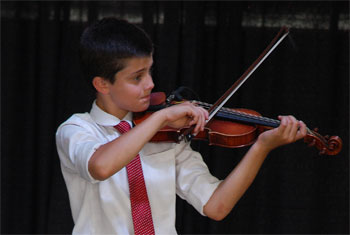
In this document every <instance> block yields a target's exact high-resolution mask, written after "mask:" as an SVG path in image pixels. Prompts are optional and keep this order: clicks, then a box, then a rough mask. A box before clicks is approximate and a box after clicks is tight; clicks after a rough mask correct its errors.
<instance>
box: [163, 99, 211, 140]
mask: <svg viewBox="0 0 350 235" xmlns="http://www.w3.org/2000/svg"><path fill="white" fill-rule="evenodd" d="M160 112H163V113H164V115H165V125H168V126H170V127H173V128H182V127H185V126H192V125H196V126H195V128H194V130H193V133H194V134H197V133H198V132H200V131H203V130H204V126H205V124H206V120H208V117H209V114H208V111H207V110H205V109H203V108H202V107H198V106H196V105H194V104H193V103H190V102H188V101H186V102H184V103H182V104H177V105H173V106H171V107H168V108H165V109H162V110H160ZM165 125H164V126H165Z"/></svg>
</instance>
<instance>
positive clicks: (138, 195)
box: [114, 121, 154, 234]
mask: <svg viewBox="0 0 350 235" xmlns="http://www.w3.org/2000/svg"><path fill="white" fill-rule="evenodd" d="M114 128H115V129H117V130H118V131H119V132H120V133H121V134H123V133H125V132H127V131H129V130H130V129H131V127H130V125H129V123H128V122H126V121H121V122H120V123H119V124H118V125H116V126H115V127H114ZM126 171H127V173H128V181H129V191H130V202H131V213H132V221H133V224H134V232H135V234H154V227H153V220H152V213H151V206H150V204H149V201H148V196H147V190H146V185H145V180H144V178H143V172H142V166H141V161H140V155H139V154H137V156H136V157H135V158H134V159H133V160H132V161H131V162H130V163H129V164H128V165H127V166H126Z"/></svg>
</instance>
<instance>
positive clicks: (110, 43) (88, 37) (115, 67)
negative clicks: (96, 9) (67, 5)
mask: <svg viewBox="0 0 350 235" xmlns="http://www.w3.org/2000/svg"><path fill="white" fill-rule="evenodd" d="M152 53H153V44H152V41H151V39H150V38H149V37H148V35H147V34H146V33H145V32H144V31H143V30H142V29H141V28H139V27H137V26H136V25H133V24H130V23H129V22H127V21H126V20H121V19H116V18H104V19H102V20H100V21H98V22H96V23H94V24H92V25H91V26H89V27H87V28H86V29H85V30H84V32H83V33H82V35H81V38H80V48H79V55H80V61H81V64H82V69H83V71H84V73H85V78H86V79H87V81H88V82H89V83H90V84H91V85H92V79H93V78H94V77H96V76H100V77H103V78H105V79H107V80H109V81H110V82H111V83H112V84H113V83H114V80H115V78H114V75H115V74H116V73H117V72H119V71H120V70H122V69H123V68H124V66H125V59H130V58H133V57H144V56H151V55H152Z"/></svg>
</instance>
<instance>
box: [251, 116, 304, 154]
mask: <svg viewBox="0 0 350 235" xmlns="http://www.w3.org/2000/svg"><path fill="white" fill-rule="evenodd" d="M278 119H279V120H280V121H281V123H280V126H279V127H277V128H275V129H272V130H269V131H265V132H263V133H262V134H261V135H260V136H259V137H258V140H257V142H258V143H260V144H261V146H263V147H264V148H265V149H266V150H267V151H271V150H273V149H275V148H277V147H279V146H281V145H285V144H290V143H293V142H295V141H297V140H299V139H301V138H304V137H305V135H306V129H307V128H306V125H305V123H303V122H302V121H298V120H296V119H295V117H293V116H278Z"/></svg>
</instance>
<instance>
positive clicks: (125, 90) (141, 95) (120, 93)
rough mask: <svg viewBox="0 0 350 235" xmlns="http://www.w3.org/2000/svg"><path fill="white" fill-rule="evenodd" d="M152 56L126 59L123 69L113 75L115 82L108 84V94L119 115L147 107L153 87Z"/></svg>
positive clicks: (115, 111)
mask: <svg viewBox="0 0 350 235" xmlns="http://www.w3.org/2000/svg"><path fill="white" fill-rule="evenodd" d="M152 64H153V59H152V56H149V57H135V58H131V59H127V60H126V65H125V67H124V69H122V70H120V71H119V72H118V73H117V74H116V75H115V82H114V83H113V84H109V94H110V97H111V101H112V102H113V104H114V106H115V108H116V110H114V111H113V113H118V114H119V115H118V116H120V117H122V116H124V115H126V114H127V113H128V112H129V111H131V112H140V111H144V110H146V109H147V108H148V106H149V104H150V94H151V91H152V89H153V87H154V83H153V80H152V76H151V73H150V72H151V67H152Z"/></svg>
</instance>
